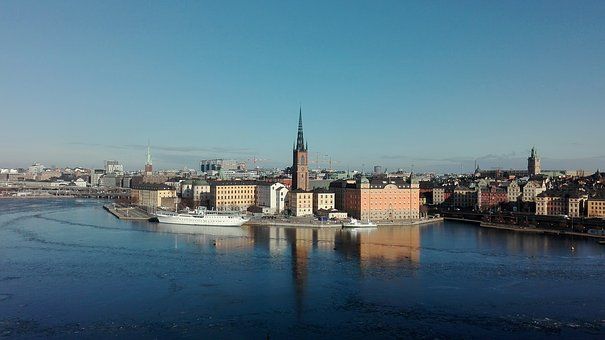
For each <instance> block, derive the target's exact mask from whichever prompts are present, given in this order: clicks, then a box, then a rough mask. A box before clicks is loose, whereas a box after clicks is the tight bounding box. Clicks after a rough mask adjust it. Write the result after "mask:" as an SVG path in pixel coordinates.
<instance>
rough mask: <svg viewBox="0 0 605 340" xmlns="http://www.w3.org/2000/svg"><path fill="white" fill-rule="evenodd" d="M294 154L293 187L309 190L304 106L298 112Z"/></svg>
mask: <svg viewBox="0 0 605 340" xmlns="http://www.w3.org/2000/svg"><path fill="white" fill-rule="evenodd" d="M292 156H293V157H292V158H293V160H292V189H294V190H304V191H309V189H310V187H309V166H308V160H309V157H308V144H305V138H304V136H303V123H302V108H301V109H300V110H299V113H298V133H297V136H296V144H295V145H294V149H293V150H292Z"/></svg>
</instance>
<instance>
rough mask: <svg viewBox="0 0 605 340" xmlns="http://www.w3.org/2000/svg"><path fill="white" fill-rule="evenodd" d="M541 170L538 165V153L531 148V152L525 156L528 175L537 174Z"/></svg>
mask: <svg viewBox="0 0 605 340" xmlns="http://www.w3.org/2000/svg"><path fill="white" fill-rule="evenodd" d="M540 171H541V166H540V158H539V157H538V153H537V152H536V149H535V148H531V154H530V156H529V158H527V172H528V173H529V176H530V177H531V176H536V175H539V174H540Z"/></svg>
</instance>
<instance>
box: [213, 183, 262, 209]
mask: <svg viewBox="0 0 605 340" xmlns="http://www.w3.org/2000/svg"><path fill="white" fill-rule="evenodd" d="M209 197H210V208H212V209H217V210H247V209H248V208H249V207H251V206H253V205H255V197H256V182H254V181H213V182H210V195H209Z"/></svg>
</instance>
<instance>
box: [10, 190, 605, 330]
mask: <svg viewBox="0 0 605 340" xmlns="http://www.w3.org/2000/svg"><path fill="white" fill-rule="evenodd" d="M572 243H573V244H574V245H575V248H576V251H575V252H574V253H572V252H571V251H570V246H571V244H572ZM604 260H605V246H602V245H599V244H597V243H596V242H595V241H590V240H578V239H574V240H572V239H564V238H555V237H542V236H532V235H521V234H515V233H508V232H498V231H491V230H483V229H481V228H477V227H475V226H473V225H466V224H462V223H450V222H446V223H435V224H432V225H425V226H420V227H417V226H416V227H397V228H381V229H379V230H377V231H373V232H367V231H366V232H351V231H341V230H335V229H329V230H311V229H291V228H277V227H271V228H269V227H267V228H247V227H245V228H241V229H240V228H210V227H185V226H174V225H165V224H159V223H147V222H124V221H120V220H118V219H116V218H114V217H113V216H111V215H109V214H108V213H107V212H105V211H104V210H103V209H102V208H101V203H99V202H95V201H82V200H80V201H74V200H57V201H43V200H0V336H7V337H17V336H21V337H27V338H29V337H57V338H65V337H82V336H85V337H94V338H103V337H107V336H114V337H115V336H117V337H154V336H157V337H167V336H169V337H205V338H256V339H261V338H265V337H266V336H268V335H269V336H270V337H271V338H288V339H290V338H318V337H319V338H334V337H347V338H368V337H373V338H376V337H386V338H392V337H427V338H428V337H430V338H434V337H454V338H468V337H474V338H485V337H490V338H494V337H502V338H503V337H510V336H516V337H553V336H559V337H566V338H603V337H604V336H605V280H604V279H605V262H604Z"/></svg>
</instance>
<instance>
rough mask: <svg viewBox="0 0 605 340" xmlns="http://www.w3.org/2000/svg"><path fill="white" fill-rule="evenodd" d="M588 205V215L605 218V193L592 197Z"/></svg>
mask: <svg viewBox="0 0 605 340" xmlns="http://www.w3.org/2000/svg"><path fill="white" fill-rule="evenodd" d="M586 205H587V207H586V210H587V216H588V217H601V218H605V195H598V196H594V197H590V198H589V199H588V201H587V204H586Z"/></svg>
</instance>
